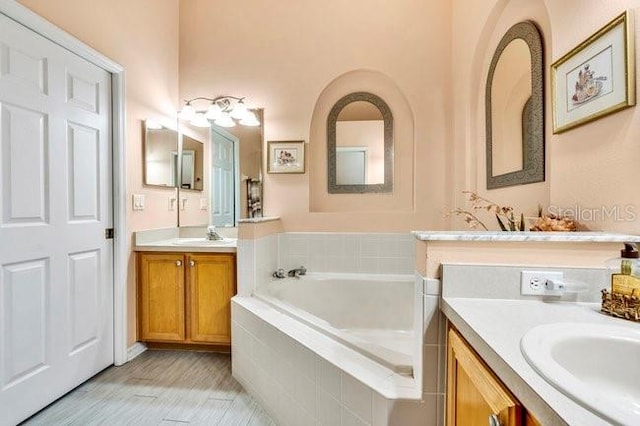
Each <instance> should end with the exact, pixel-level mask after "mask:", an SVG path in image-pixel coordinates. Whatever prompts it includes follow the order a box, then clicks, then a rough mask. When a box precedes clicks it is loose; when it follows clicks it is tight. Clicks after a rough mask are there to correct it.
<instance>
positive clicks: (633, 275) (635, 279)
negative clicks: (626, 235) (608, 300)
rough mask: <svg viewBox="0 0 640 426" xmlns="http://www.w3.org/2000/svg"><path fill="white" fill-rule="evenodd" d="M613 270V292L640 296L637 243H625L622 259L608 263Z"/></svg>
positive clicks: (639, 268) (639, 262) (639, 261)
mask: <svg viewBox="0 0 640 426" xmlns="http://www.w3.org/2000/svg"><path fill="white" fill-rule="evenodd" d="M607 263H608V265H609V269H610V270H611V272H612V273H611V292H612V293H618V294H626V295H630V296H631V295H633V296H640V253H639V252H638V247H637V246H636V244H635V243H625V244H624V249H622V250H621V251H620V257H619V258H616V259H611V260H610V261H609V262H607Z"/></svg>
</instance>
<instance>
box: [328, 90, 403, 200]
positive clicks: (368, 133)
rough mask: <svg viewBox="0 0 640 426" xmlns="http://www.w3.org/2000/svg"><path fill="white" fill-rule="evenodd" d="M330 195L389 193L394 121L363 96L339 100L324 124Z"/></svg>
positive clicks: (377, 102) (370, 97) (374, 98)
mask: <svg viewBox="0 0 640 426" xmlns="http://www.w3.org/2000/svg"><path fill="white" fill-rule="evenodd" d="M327 134H328V140H327V152H328V187H329V193H366V192H391V191H392V189H393V182H392V177H393V161H392V153H393V117H392V115H391V111H390V110H389V107H388V106H387V104H386V103H385V102H384V101H383V100H382V99H381V98H380V97H378V96H376V95H373V94H371V93H366V92H358V93H352V94H350V95H347V96H345V97H343V98H342V99H340V100H339V101H338V102H337V103H336V105H335V106H334V107H333V109H332V110H331V112H330V114H329V118H328V120H327Z"/></svg>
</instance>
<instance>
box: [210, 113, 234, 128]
mask: <svg viewBox="0 0 640 426" xmlns="http://www.w3.org/2000/svg"><path fill="white" fill-rule="evenodd" d="M214 123H215V124H216V126H220V127H234V126H235V125H236V123H235V121H233V120H232V119H231V117H230V116H229V114H228V113H226V112H223V113H222V114H221V115H220V118H218V119H217V120H216V121H214Z"/></svg>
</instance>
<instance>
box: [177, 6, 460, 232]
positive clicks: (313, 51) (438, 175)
mask: <svg viewBox="0 0 640 426" xmlns="http://www.w3.org/2000/svg"><path fill="white" fill-rule="evenodd" d="M450 12H451V11H450V2H447V1H438V2H434V1H428V0H397V1H393V2H391V1H382V0H375V1H373V2H372V1H367V0H352V1H348V2H345V1H340V0H328V1H323V2H318V1H314V0H299V1H278V2H264V1H259V0H245V1H243V2H211V1H207V0H187V1H183V2H181V4H180V23H181V25H180V95H181V98H190V97H195V96H216V95H221V94H230V95H236V96H247V97H248V99H247V101H248V104H249V106H250V107H264V108H265V110H264V116H265V140H266V141H269V140H301V139H303V140H305V141H307V143H308V145H307V154H308V156H307V166H309V165H310V164H317V163H318V162H321V161H323V159H322V158H319V156H318V155H320V156H321V154H318V152H319V151H318V150H317V149H316V148H315V147H314V145H315V146H318V145H319V144H324V143H325V141H324V140H316V139H313V137H312V134H311V130H310V128H311V120H312V115H313V112H314V108H315V106H316V101H317V100H318V97H319V96H320V94H321V93H322V92H323V90H324V89H325V88H327V86H328V85H329V84H330V83H331V82H332V81H334V80H335V79H336V78H337V77H339V76H341V75H344V74H346V73H348V72H351V71H354V70H371V71H375V72H378V73H380V74H382V75H385V76H387V77H388V78H389V79H390V80H391V81H392V82H393V83H394V84H395V85H396V86H397V88H398V90H399V92H400V93H401V94H402V95H403V96H404V97H405V98H406V103H407V104H408V106H409V111H408V112H409V114H410V117H409V119H411V120H412V121H413V122H414V123H415V126H414V128H413V129H412V130H411V132H410V134H409V135H408V136H407V138H408V139H407V140H404V141H402V142H403V143H405V144H406V145H407V146H410V150H409V152H408V154H407V157H406V158H405V159H404V160H403V161H408V162H409V164H408V167H409V168H410V169H411V171H412V173H411V175H410V176H409V177H408V178H404V177H403V178H402V179H401V181H400V182H398V183H399V187H400V188H402V190H403V191H404V192H403V197H404V198H403V199H406V202H407V203H408V205H407V207H406V208H403V210H402V211H398V210H397V208H395V207H396V206H395V205H394V204H392V203H386V204H384V203H379V204H382V207H381V206H376V207H375V208H374V209H372V210H370V211H367V212H326V211H323V212H317V211H316V212H311V209H310V191H311V188H312V187H313V188H316V187H317V188H322V187H324V188H326V180H323V177H322V176H320V175H311V174H310V173H308V172H307V173H306V174H304V175H269V174H266V173H265V176H264V178H265V185H264V208H265V210H264V213H265V215H278V216H281V217H282V222H283V224H284V227H285V229H286V230H288V231H314V230H317V231H320V230H333V231H383V232H384V231H386V232H389V231H408V230H411V229H426V228H429V229H441V228H443V226H444V223H445V219H444V214H443V212H444V210H445V205H446V204H447V200H446V191H445V185H444V184H443V176H444V175H445V171H446V169H447V167H446V164H445V147H446V146H447V140H449V139H450V115H449V108H450V104H451V102H450V99H451V97H450V87H451V85H450V74H451V70H450V57H451V47H450V43H449V40H450V36H451V28H450V23H451V16H450ZM354 89H355V88H354ZM368 89H369V90H370V91H372V92H373V93H375V92H376V89H377V87H375V86H373V87H368ZM309 168H310V167H307V169H309ZM406 168H407V167H405V169H406ZM348 197H350V198H351V199H350V200H349V201H348V202H351V203H353V202H355V203H357V202H358V196H348ZM322 202H324V201H322ZM449 204H450V203H449ZM321 207H322V206H321ZM394 208H395V210H396V211H391V210H393V209H394ZM320 209H322V208H320ZM316 210H317V209H316Z"/></svg>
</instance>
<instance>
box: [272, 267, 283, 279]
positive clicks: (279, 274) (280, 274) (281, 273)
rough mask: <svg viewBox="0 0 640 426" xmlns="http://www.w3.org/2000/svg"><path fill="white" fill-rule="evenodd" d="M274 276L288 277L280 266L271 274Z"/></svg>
mask: <svg viewBox="0 0 640 426" xmlns="http://www.w3.org/2000/svg"><path fill="white" fill-rule="evenodd" d="M271 275H272V276H273V278H284V277H286V275H285V273H284V269H282V268H280V269H278V270H276V271H275V272H274V273H273V274H271Z"/></svg>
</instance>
